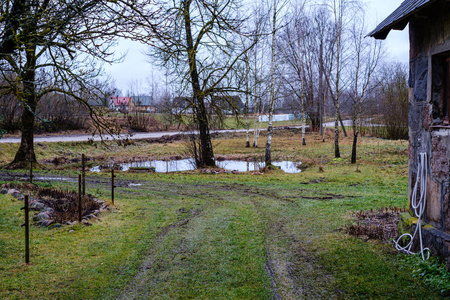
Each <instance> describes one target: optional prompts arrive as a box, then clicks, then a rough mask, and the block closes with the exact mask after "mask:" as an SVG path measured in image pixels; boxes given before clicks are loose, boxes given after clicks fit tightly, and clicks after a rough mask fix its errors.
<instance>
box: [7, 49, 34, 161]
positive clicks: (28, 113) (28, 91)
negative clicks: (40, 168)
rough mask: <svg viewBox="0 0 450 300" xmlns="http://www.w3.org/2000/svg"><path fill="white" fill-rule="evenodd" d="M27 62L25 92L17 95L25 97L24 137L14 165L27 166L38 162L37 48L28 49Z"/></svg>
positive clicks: (24, 81)
mask: <svg viewBox="0 0 450 300" xmlns="http://www.w3.org/2000/svg"><path fill="white" fill-rule="evenodd" d="M26 57H27V62H26V68H25V71H24V72H23V73H22V82H23V94H22V95H20V94H19V95H17V96H18V97H23V98H22V99H21V100H22V105H23V113H22V120H21V131H22V137H21V140H20V146H19V150H17V152H16V156H15V157H14V160H13V162H12V163H11V166H12V167H19V168H21V167H25V166H26V165H27V164H28V163H29V162H30V161H31V162H36V155H35V153H34V143H33V140H34V119H35V113H36V106H37V97H36V86H35V78H36V71H35V68H36V48H35V47H31V48H30V49H29V50H27V54H26Z"/></svg>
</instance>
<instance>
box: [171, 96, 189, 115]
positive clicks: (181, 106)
mask: <svg viewBox="0 0 450 300" xmlns="http://www.w3.org/2000/svg"><path fill="white" fill-rule="evenodd" d="M192 107H193V106H192V97H175V98H173V100H172V113H175V114H179V113H184V114H192V112H193V109H192Z"/></svg>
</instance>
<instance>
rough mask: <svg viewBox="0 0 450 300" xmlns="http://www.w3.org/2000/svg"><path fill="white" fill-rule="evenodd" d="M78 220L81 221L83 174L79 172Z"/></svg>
mask: <svg viewBox="0 0 450 300" xmlns="http://www.w3.org/2000/svg"><path fill="white" fill-rule="evenodd" d="M78 222H80V223H81V174H78Z"/></svg>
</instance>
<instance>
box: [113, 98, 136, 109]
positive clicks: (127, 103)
mask: <svg viewBox="0 0 450 300" xmlns="http://www.w3.org/2000/svg"><path fill="white" fill-rule="evenodd" d="M111 102H112V104H113V105H112V108H113V110H116V111H133V110H134V107H135V105H134V102H133V99H132V98H131V97H111Z"/></svg>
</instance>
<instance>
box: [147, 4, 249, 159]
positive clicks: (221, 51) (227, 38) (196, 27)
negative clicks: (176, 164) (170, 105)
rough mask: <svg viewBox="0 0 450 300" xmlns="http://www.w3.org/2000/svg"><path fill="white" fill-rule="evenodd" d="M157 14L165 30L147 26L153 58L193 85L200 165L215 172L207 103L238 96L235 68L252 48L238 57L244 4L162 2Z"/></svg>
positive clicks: (157, 20)
mask: <svg viewBox="0 0 450 300" xmlns="http://www.w3.org/2000/svg"><path fill="white" fill-rule="evenodd" d="M157 10H158V11H159V12H162V13H161V15H160V18H159V19H156V20H153V22H154V23H156V24H159V27H158V28H156V27H152V26H147V29H148V30H149V41H148V42H149V44H151V45H152V46H154V48H153V49H152V50H151V55H152V56H153V57H155V58H156V59H157V60H158V61H159V63H160V64H161V65H164V66H166V67H168V68H171V69H172V70H176V71H177V73H178V75H179V78H182V81H183V83H184V86H185V87H186V84H189V86H190V91H191V94H192V97H189V98H187V97H186V99H189V101H190V102H191V103H190V104H191V107H192V109H193V123H194V124H195V126H196V128H197V130H198V133H199V145H198V149H197V151H195V153H197V156H196V164H197V166H199V167H201V166H214V165H215V161H214V152H213V148H212V144H211V136H210V131H209V122H210V120H209V116H208V111H207V107H206V100H207V99H208V98H209V99H212V97H213V96H216V95H227V94H228V93H230V92H232V91H235V90H236V88H235V87H234V86H233V85H232V84H231V83H232V82H233V81H232V79H231V77H232V75H233V74H232V73H233V71H234V67H235V66H236V63H237V61H238V60H239V59H240V57H241V56H242V55H243V54H244V53H245V52H247V51H248V49H250V48H251V47H252V44H251V45H250V46H249V47H248V48H246V49H243V50H242V49H241V50H239V51H237V50H238V49H239V44H240V42H239V39H238V38H237V35H241V34H243V33H242V31H241V30H242V28H241V27H242V25H243V22H244V18H243V17H242V16H241V15H242V14H241V13H239V11H241V4H240V2H239V1H237V0H231V1H225V2H224V1H201V0H179V1H164V0H161V1H159V2H158V6H157ZM181 28H182V30H180V29H181ZM210 103H212V101H211V102H210ZM230 104H231V103H230Z"/></svg>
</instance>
